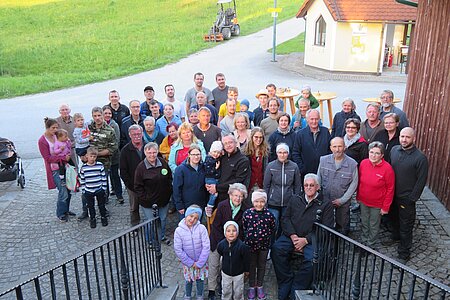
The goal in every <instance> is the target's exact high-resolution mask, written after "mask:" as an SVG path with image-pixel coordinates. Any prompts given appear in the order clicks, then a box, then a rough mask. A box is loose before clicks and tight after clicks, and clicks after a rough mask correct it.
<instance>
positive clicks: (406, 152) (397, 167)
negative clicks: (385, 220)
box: [389, 127, 428, 263]
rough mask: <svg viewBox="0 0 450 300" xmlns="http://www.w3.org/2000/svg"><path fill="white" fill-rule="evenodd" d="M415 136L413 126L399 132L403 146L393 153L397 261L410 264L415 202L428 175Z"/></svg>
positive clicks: (393, 236)
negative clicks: (397, 241)
mask: <svg viewBox="0 0 450 300" xmlns="http://www.w3.org/2000/svg"><path fill="white" fill-rule="evenodd" d="M415 141H416V134H415V131H414V129H412V128H411V127H405V128H403V129H402V130H401V131H400V145H398V146H395V147H394V148H392V150H391V165H392V168H393V169H394V173H395V194H394V201H393V202H392V206H391V211H390V213H389V215H390V216H391V219H392V226H393V232H392V238H393V239H394V240H400V244H399V245H398V260H399V261H400V262H402V263H405V262H406V261H408V259H409V257H410V254H411V246H412V234H413V227H414V222H415V219H416V202H417V200H419V198H420V195H421V194H422V191H423V189H424V187H425V184H426V182H427V176H428V160H427V157H426V156H425V155H424V154H423V153H422V152H421V151H420V150H419V149H417V148H416V146H415V144H414V143H415Z"/></svg>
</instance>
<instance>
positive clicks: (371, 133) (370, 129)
mask: <svg viewBox="0 0 450 300" xmlns="http://www.w3.org/2000/svg"><path fill="white" fill-rule="evenodd" d="M366 117H367V119H366V120H365V121H364V122H362V123H361V129H360V131H359V133H360V134H361V135H362V136H363V137H364V139H365V140H366V141H367V143H368V144H370V143H371V142H373V141H374V140H373V138H374V137H375V136H376V135H377V133H378V132H379V131H381V130H383V129H384V124H383V121H381V120H380V106H379V105H378V104H376V103H369V104H368V105H367V108H366Z"/></svg>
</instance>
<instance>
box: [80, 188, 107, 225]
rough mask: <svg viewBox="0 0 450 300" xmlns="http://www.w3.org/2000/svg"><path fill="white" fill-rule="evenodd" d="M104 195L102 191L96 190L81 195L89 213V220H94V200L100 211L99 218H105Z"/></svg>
mask: <svg viewBox="0 0 450 300" xmlns="http://www.w3.org/2000/svg"><path fill="white" fill-rule="evenodd" d="M105 195H106V193H105V191H104V190H103V189H98V190H96V191H95V192H94V193H91V192H86V191H85V192H84V193H83V196H84V199H85V200H86V204H87V208H88V211H89V217H90V218H91V220H92V219H95V198H97V205H98V210H99V211H100V216H101V217H102V218H106V208H105V200H106V196H105Z"/></svg>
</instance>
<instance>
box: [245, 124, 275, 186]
mask: <svg viewBox="0 0 450 300" xmlns="http://www.w3.org/2000/svg"><path fill="white" fill-rule="evenodd" d="M243 153H244V155H246V156H247V157H248V160H249V161H250V190H252V189H255V188H256V189H262V187H263V182H264V170H265V169H266V167H267V163H268V158H269V145H268V144H267V142H266V138H265V136H264V131H263V130H262V128H261V127H255V128H253V129H252V131H251V133H250V140H249V142H248V143H247V145H246V146H245V148H244V151H243Z"/></svg>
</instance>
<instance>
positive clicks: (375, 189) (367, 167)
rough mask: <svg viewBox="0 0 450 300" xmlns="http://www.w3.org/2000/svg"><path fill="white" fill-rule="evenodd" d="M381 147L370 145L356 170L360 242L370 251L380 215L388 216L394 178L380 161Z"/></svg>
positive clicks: (382, 161) (381, 144)
mask: <svg viewBox="0 0 450 300" xmlns="http://www.w3.org/2000/svg"><path fill="white" fill-rule="evenodd" d="M383 156H384V145H383V143H380V142H372V143H371V144H370V145H369V158H367V159H364V160H363V161H362V162H361V164H360V166H359V184H358V193H357V195H356V198H357V199H358V201H360V203H361V229H362V234H361V240H362V242H363V243H364V244H366V245H367V246H369V247H373V246H374V244H375V242H376V240H377V236H378V232H379V230H380V221H381V215H385V214H387V213H388V212H389V207H390V206H391V203H392V199H393V197H394V187H395V175H394V170H393V169H392V167H391V165H390V164H389V163H387V162H386V161H385V160H384V158H383Z"/></svg>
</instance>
